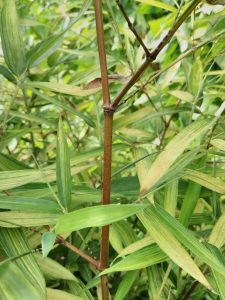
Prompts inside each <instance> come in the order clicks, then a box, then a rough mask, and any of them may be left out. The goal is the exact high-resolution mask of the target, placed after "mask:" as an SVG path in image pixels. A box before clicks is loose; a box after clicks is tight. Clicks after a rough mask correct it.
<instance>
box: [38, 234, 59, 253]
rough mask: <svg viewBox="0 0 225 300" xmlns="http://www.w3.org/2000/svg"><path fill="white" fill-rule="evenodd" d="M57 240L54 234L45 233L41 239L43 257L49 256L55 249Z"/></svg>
mask: <svg viewBox="0 0 225 300" xmlns="http://www.w3.org/2000/svg"><path fill="white" fill-rule="evenodd" d="M55 240H56V234H55V233H54V232H44V233H43V235H42V237H41V247H42V255H43V257H46V256H48V254H49V252H50V251H51V250H52V249H53V247H54V244H55Z"/></svg>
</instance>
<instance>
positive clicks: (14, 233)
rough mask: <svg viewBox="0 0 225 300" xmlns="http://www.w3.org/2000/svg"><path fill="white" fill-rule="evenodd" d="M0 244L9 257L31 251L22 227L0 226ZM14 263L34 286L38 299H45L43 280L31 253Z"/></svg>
mask: <svg viewBox="0 0 225 300" xmlns="http://www.w3.org/2000/svg"><path fill="white" fill-rule="evenodd" d="M0 245H1V248H2V249H3V250H4V252H5V253H6V255H7V256H8V257H9V258H10V257H15V256H19V255H21V254H24V253H28V252H31V249H30V246H29V245H28V241H27V239H26V236H25V234H24V233H23V231H22V229H8V228H1V227H0ZM15 264H16V265H17V266H18V267H19V269H20V270H21V271H22V272H23V274H24V276H25V277H26V279H27V280H28V281H29V282H30V284H32V285H33V286H34V287H35V289H36V290H37V293H38V294H39V295H40V299H43V300H44V299H46V289H45V280H44V278H43V275H42V273H41V271H40V269H39V267H38V265H37V262H36V261H35V259H34V257H33V256H32V254H29V255H26V256H23V257H21V258H18V259H16V260H15ZM31 299H32V298H31Z"/></svg>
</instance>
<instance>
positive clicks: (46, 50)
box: [27, 32, 64, 68]
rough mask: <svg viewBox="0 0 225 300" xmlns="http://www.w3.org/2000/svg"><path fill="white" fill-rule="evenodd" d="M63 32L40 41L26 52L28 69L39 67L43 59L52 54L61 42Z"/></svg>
mask: <svg viewBox="0 0 225 300" xmlns="http://www.w3.org/2000/svg"><path fill="white" fill-rule="evenodd" d="M63 36H64V32H62V33H60V34H55V35H52V36H50V37H48V38H47V39H45V40H43V41H41V42H40V43H38V44H37V45H36V46H34V47H33V48H32V49H31V50H30V51H28V52H27V61H28V67H29V68H33V67H36V66H37V65H39V64H40V63H41V62H42V61H43V60H44V59H46V58H47V57H49V56H50V55H51V54H52V53H54V52H55V51H56V50H57V49H58V48H59V47H60V46H61V44H62V42H63Z"/></svg>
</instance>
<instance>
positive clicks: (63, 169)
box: [56, 118, 72, 209]
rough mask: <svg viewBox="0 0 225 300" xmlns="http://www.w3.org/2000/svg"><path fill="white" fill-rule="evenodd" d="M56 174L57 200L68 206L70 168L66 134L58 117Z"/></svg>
mask: <svg viewBox="0 0 225 300" xmlns="http://www.w3.org/2000/svg"><path fill="white" fill-rule="evenodd" d="M56 175H57V188H58V195H59V200H60V202H61V204H62V205H63V207H65V208H66V209H68V208H69V206H70V203H71V190H72V180H71V170H70V157H69V149H68V145H67V141H66V136H65V133H64V130H63V123H62V120H61V118H60V119H59V126H58V138H57V150H56Z"/></svg>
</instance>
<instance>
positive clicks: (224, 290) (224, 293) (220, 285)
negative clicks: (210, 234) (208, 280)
mask: <svg viewBox="0 0 225 300" xmlns="http://www.w3.org/2000/svg"><path fill="white" fill-rule="evenodd" d="M206 246H207V248H208V249H209V251H210V252H211V253H212V254H213V256H215V257H216V258H217V259H218V261H219V262H220V263H221V264H222V265H223V266H224V267H225V259H224V256H223V255H222V253H221V252H220V251H219V249H218V248H216V247H215V246H214V245H210V244H206ZM212 272H213V277H214V279H215V282H216V289H217V290H218V293H219V295H220V299H221V300H225V285H224V282H225V273H224V274H220V273H218V272H216V271H215V270H212Z"/></svg>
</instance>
